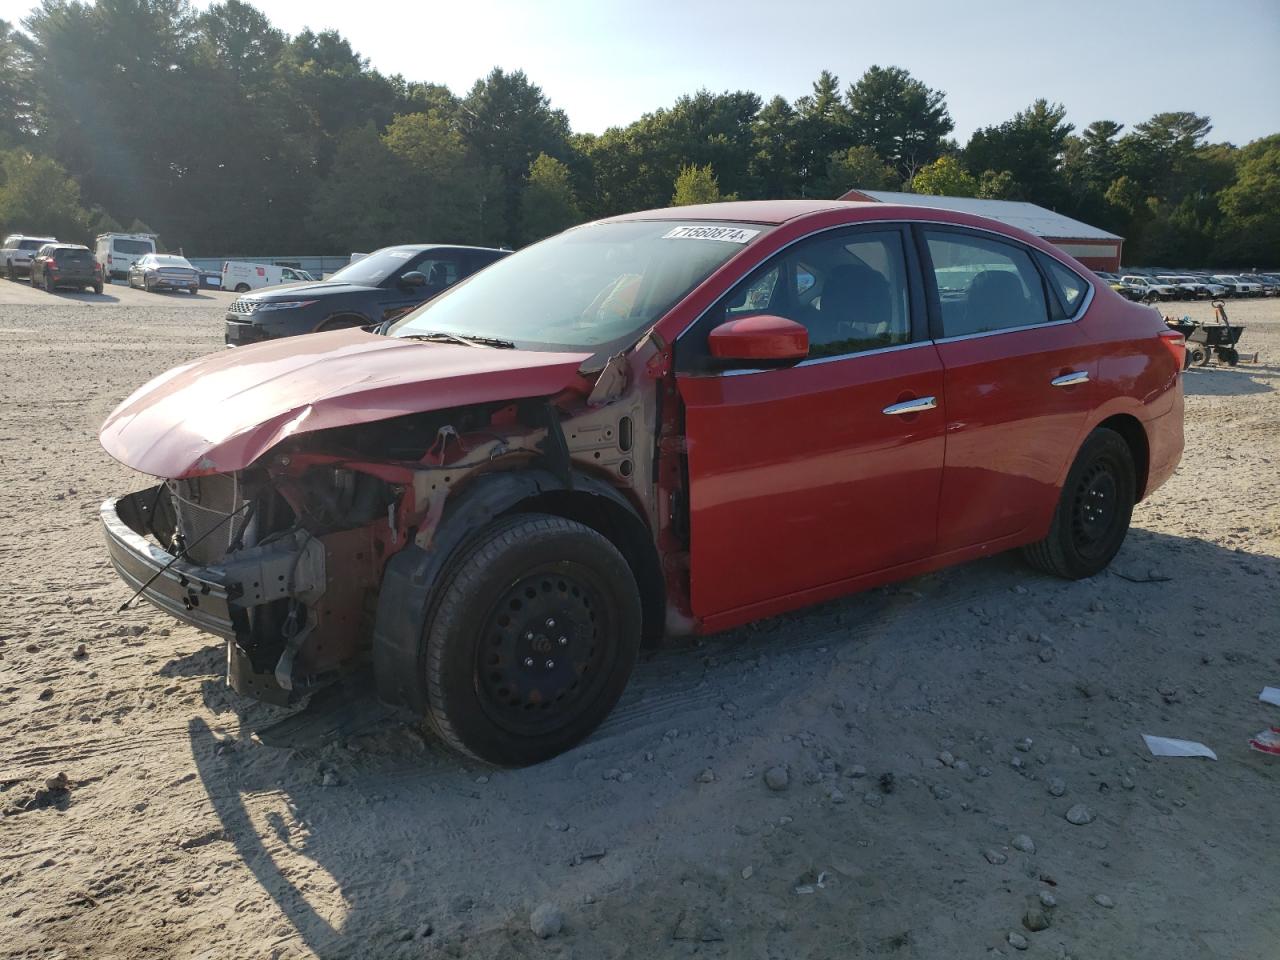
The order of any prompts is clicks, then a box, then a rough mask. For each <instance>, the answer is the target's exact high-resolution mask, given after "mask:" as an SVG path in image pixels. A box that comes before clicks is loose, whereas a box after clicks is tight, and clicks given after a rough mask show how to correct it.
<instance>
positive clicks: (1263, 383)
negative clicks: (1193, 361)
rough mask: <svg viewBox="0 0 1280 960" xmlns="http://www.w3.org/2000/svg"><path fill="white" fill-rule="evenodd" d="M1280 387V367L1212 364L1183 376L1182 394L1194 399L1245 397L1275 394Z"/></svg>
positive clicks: (1193, 369)
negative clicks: (1258, 394)
mask: <svg viewBox="0 0 1280 960" xmlns="http://www.w3.org/2000/svg"><path fill="white" fill-rule="evenodd" d="M1277 386H1280V367H1277V366H1273V365H1270V364H1266V363H1241V364H1240V365H1239V366H1237V367H1229V366H1220V365H1217V364H1211V365H1209V366H1205V367H1192V368H1191V369H1190V370H1187V371H1186V372H1185V373H1184V374H1183V376H1182V392H1183V393H1185V394H1186V395H1187V396H1190V397H1242V396H1247V395H1249V394H1257V393H1271V392H1272V391H1274V390H1275V389H1276V388H1277Z"/></svg>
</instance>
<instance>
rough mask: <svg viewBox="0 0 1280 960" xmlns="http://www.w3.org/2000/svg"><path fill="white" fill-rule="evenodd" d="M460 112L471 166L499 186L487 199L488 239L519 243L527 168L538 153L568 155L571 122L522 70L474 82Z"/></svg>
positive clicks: (499, 72) (493, 74)
mask: <svg viewBox="0 0 1280 960" xmlns="http://www.w3.org/2000/svg"><path fill="white" fill-rule="evenodd" d="M458 109H459V111H460V124H461V130H462V135H463V139H464V140H465V142H466V144H467V147H468V149H469V150H470V152H471V157H472V164H473V165H474V166H475V167H476V168H478V169H480V170H484V171H491V172H492V175H493V177H494V178H495V179H496V180H497V181H498V183H499V184H500V189H499V190H498V191H497V192H496V193H493V194H489V195H486V197H485V205H486V210H485V214H484V223H485V231H486V239H488V241H489V242H502V243H507V244H515V243H516V242H517V241H518V240H519V235H520V195H521V193H522V192H523V191H524V185H525V177H526V175H527V174H528V172H529V164H531V163H532V162H533V161H534V159H535V158H536V157H537V156H538V154H540V153H545V154H547V155H548V156H550V157H555V158H557V159H564V158H565V157H566V156H567V155H568V153H569V119H568V117H566V116H565V114H564V111H563V110H555V109H552V107H551V101H550V100H548V99H547V97H546V96H545V95H544V94H543V92H542V89H541V88H540V87H538V86H537V85H536V84H534V83H532V82H531V81H530V80H529V78H528V77H527V76H525V74H524V71H523V70H516V71H514V72H512V73H507V72H505V71H503V70H501V69H499V68H497V67H495V68H494V69H493V70H492V71H491V72H490V73H489V75H488V76H487V77H485V78H484V79H483V80H477V81H476V82H475V85H474V86H473V87H472V88H471V91H470V92H469V93H468V94H467V96H466V97H465V98H464V99H463V100H462V103H461V104H460V105H459V108H458Z"/></svg>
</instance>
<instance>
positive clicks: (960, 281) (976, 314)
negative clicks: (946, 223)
mask: <svg viewBox="0 0 1280 960" xmlns="http://www.w3.org/2000/svg"><path fill="white" fill-rule="evenodd" d="M925 237H926V239H927V241H928V245H929V257H930V259H931V260H932V261H933V275H934V278H935V280H936V282H937V286H938V299H939V301H940V305H941V309H942V335H943V336H944V337H963V336H967V335H969V334H974V333H989V332H991V331H995V330H1008V329H1010V328H1012V327H1026V326H1030V325H1032V324H1036V323H1045V322H1047V321H1048V319H1049V309H1048V304H1047V303H1046V302H1045V295H1044V286H1043V284H1042V282H1041V280H1040V273H1039V271H1037V270H1036V267H1035V264H1034V263H1033V262H1032V260H1031V256H1030V254H1029V253H1027V251H1025V250H1022V249H1021V248H1019V247H1015V246H1013V245H1011V244H1007V243H1002V242H1000V241H999V240H989V239H987V238H986V237H979V236H974V235H972V234H963V233H950V232H947V233H943V232H941V231H936V232H935V231H926V232H925ZM1077 279H1079V278H1077Z"/></svg>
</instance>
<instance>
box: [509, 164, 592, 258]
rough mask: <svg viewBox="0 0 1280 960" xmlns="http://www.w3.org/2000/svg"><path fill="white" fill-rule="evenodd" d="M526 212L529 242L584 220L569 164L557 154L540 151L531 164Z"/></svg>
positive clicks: (525, 225)
mask: <svg viewBox="0 0 1280 960" xmlns="http://www.w3.org/2000/svg"><path fill="white" fill-rule="evenodd" d="M522 213H523V227H524V231H523V232H524V241H525V242H526V243H532V242H533V241H535V240H541V239H542V238H543V237H549V236H551V235H552V234H553V233H559V232H560V231H561V230H564V229H566V228H568V227H571V226H573V225H574V224H576V223H580V222H581V221H582V211H581V210H580V209H579V208H578V201H577V198H576V197H575V196H574V193H573V184H572V183H571V182H570V177H569V168H568V167H567V166H565V165H564V164H563V163H561V162H560V161H559V160H557V159H555V158H554V157H549V156H547V155H546V154H545V153H540V154H538V156H537V158H536V159H535V160H534V161H533V163H531V164H529V181H528V185H527V186H526V187H525V191H524V199H523V210H522Z"/></svg>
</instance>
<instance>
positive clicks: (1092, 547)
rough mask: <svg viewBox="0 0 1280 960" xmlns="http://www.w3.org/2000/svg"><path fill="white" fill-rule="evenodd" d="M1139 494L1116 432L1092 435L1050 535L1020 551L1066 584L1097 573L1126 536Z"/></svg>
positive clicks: (1130, 461)
mask: <svg viewBox="0 0 1280 960" xmlns="http://www.w3.org/2000/svg"><path fill="white" fill-rule="evenodd" d="M1137 491H1138V483H1137V470H1136V468H1135V467H1134V463H1133V454H1132V452H1131V451H1130V450H1129V445H1128V444H1127V443H1125V441H1124V438H1123V437H1121V436H1120V434H1118V433H1116V432H1115V431H1114V430H1108V429H1106V428H1099V429H1097V430H1094V431H1093V432H1092V433H1091V434H1089V436H1088V437H1087V438H1085V441H1084V444H1083V445H1082V446H1081V447H1080V452H1079V453H1078V454H1077V455H1076V459H1075V463H1073V464H1072V465H1071V469H1070V471H1068V473H1067V480H1066V483H1064V484H1063V485H1062V493H1061V494H1060V496H1059V499H1058V507H1057V509H1056V510H1055V511H1054V513H1053V522H1052V524H1051V525H1050V527H1049V535H1048V536H1047V537H1045V538H1044V539H1043V540H1041V541H1040V542H1038V543H1033V544H1030V545H1029V546H1026V547H1024V548H1023V554H1024V556H1025V557H1026V558H1027V560H1028V561H1029V562H1030V563H1031V565H1032V566H1035V567H1039V568H1040V569H1041V570H1043V571H1045V572H1046V573H1052V574H1054V575H1055V576H1059V577H1063V578H1065V579H1067V580H1083V579H1084V578H1085V577H1091V576H1093V575H1094V574H1096V573H1100V572H1101V571H1102V570H1104V569H1106V567H1107V564H1109V563H1110V562H1111V560H1112V559H1113V558H1114V557H1115V555H1116V554H1117V553H1118V552H1119V550H1120V546H1121V544H1123V543H1124V538H1125V535H1126V534H1127V533H1128V532H1129V521H1130V519H1131V518H1132V516H1133V505H1134V502H1135V500H1136V499H1137Z"/></svg>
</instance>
